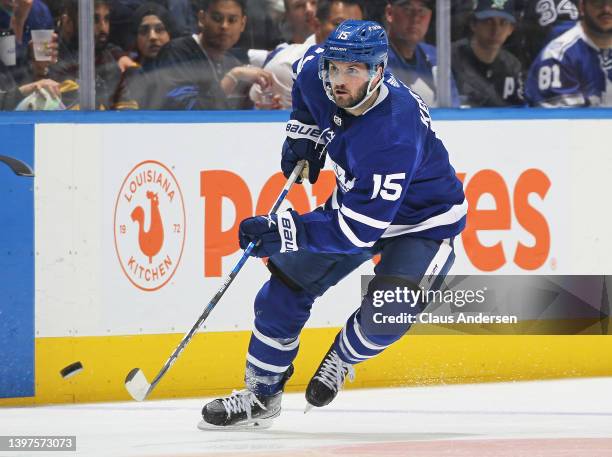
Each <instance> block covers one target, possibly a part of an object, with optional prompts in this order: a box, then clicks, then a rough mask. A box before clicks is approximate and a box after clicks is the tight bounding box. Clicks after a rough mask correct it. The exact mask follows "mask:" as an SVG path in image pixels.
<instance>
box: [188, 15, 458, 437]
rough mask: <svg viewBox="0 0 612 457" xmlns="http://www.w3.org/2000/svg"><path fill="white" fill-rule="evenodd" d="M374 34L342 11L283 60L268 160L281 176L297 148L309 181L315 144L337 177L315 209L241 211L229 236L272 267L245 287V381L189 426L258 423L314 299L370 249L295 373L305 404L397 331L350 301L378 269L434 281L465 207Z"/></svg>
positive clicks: (375, 285) (383, 274)
mask: <svg viewBox="0 0 612 457" xmlns="http://www.w3.org/2000/svg"><path fill="white" fill-rule="evenodd" d="M387 46H388V45H387V38H386V33H385V31H384V29H383V28H382V27H381V26H380V25H379V24H378V23H376V22H371V21H355V20H348V21H345V22H343V23H342V24H340V25H339V26H338V28H337V29H336V30H335V31H334V32H332V34H331V35H330V36H329V38H328V39H327V40H326V42H325V43H324V45H323V46H322V47H316V46H315V47H313V48H311V50H310V51H309V52H307V53H306V54H305V56H304V57H303V58H302V60H301V61H298V62H296V64H295V65H296V73H297V79H296V82H295V84H294V86H293V112H292V114H291V118H290V120H289V122H288V124H287V139H286V141H285V143H284V145H283V152H282V159H281V168H282V170H283V172H284V173H285V175H288V174H289V173H290V172H291V171H292V170H293V168H294V166H295V165H296V164H297V162H298V161H299V160H302V159H305V160H307V161H308V165H309V169H308V179H309V181H310V182H311V183H314V182H315V181H316V180H317V178H318V175H319V171H320V169H321V168H322V167H323V165H324V162H325V156H326V154H327V155H328V156H329V159H330V162H331V164H332V167H333V169H334V171H335V174H336V184H337V187H336V189H335V190H334V192H333V195H332V196H331V197H330V198H329V200H328V201H327V203H326V204H325V206H324V208H320V209H317V210H315V211H312V212H310V213H307V214H302V215H300V214H297V213H296V212H295V211H292V210H289V211H285V212H283V213H279V214H277V215H271V216H256V217H252V218H247V219H245V220H244V221H242V223H241V224H240V229H239V237H240V246H241V247H242V248H245V247H246V246H247V245H248V244H249V243H250V242H251V241H258V242H259V244H258V245H257V247H256V248H255V249H254V250H253V255H255V256H258V257H270V259H269V262H268V268H269V269H270V272H271V273H272V275H271V277H270V280H269V281H267V282H266V283H265V284H264V285H263V287H262V288H261V289H260V291H259V293H258V294H257V296H256V298H255V325H254V328H253V333H252V336H251V341H250V344H249V349H248V354H247V367H246V377H245V380H246V389H245V390H242V391H235V392H233V393H232V394H231V395H230V396H228V397H226V398H220V399H217V400H214V401H212V402H210V403H208V404H206V405H205V406H204V408H203V410H202V416H203V421H202V422H200V425H199V427H200V428H203V429H207V428H215V427H228V426H249V425H251V426H266V425H268V424H269V422H270V420H271V419H272V418H274V417H276V416H278V414H279V413H280V407H281V395H282V390H283V388H284V385H285V383H286V382H287V380H288V379H289V377H290V376H291V374H292V373H293V365H292V362H293V360H294V358H295V357H296V355H297V352H298V346H299V336H300V332H301V330H302V328H303V326H304V324H305V323H306V321H307V319H308V317H309V315H310V309H311V306H312V304H313V302H314V301H315V299H316V298H317V297H319V296H321V295H323V294H324V293H325V291H326V290H327V289H328V288H330V287H331V286H333V285H334V284H336V283H337V282H338V281H340V280H341V279H342V278H343V277H345V276H346V275H347V274H349V273H350V272H351V271H353V270H354V269H355V268H357V267H358V266H359V265H360V264H362V263H363V262H365V261H367V260H369V259H371V257H372V256H373V255H375V254H378V253H380V254H381V260H380V262H379V263H378V265H377V266H376V268H375V270H374V271H375V273H376V276H375V279H374V280H373V281H372V282H371V283H370V285H369V291H368V293H367V294H366V296H365V297H364V299H363V302H362V305H361V307H360V308H358V309H357V310H356V311H355V312H354V313H353V314H351V315H350V316H349V318H348V320H347V321H346V324H345V325H344V328H343V329H342V331H341V332H339V333H338V335H337V337H336V339H335V340H334V342H333V344H332V345H331V347H330V349H329V351H328V352H327V354H326V355H325V356H324V358H323V361H322V362H321V364H320V366H319V368H318V369H317V371H316V373H315V374H314V376H313V378H312V379H311V381H310V383H309V384H308V387H307V391H306V399H307V401H308V403H309V405H312V406H317V407H321V406H324V405H327V404H328V403H330V402H331V401H332V400H333V399H334V397H335V396H336V394H337V393H338V391H339V390H340V389H341V387H342V386H343V384H344V381H345V378H346V377H347V376H348V377H350V378H352V377H353V376H354V369H353V366H354V365H355V364H357V363H359V362H362V361H365V360H368V359H370V358H372V357H374V356H376V355H377V354H379V353H380V352H382V351H383V350H384V349H385V348H386V347H388V346H389V345H391V344H392V343H393V342H394V341H396V340H398V339H399V338H400V337H401V336H402V335H403V334H404V333H405V332H406V331H407V330H408V327H409V325H408V324H402V325H399V326H395V327H394V328H393V330H392V331H384V332H378V331H376V329H375V328H374V326H373V325H372V322H369V321H368V320H367V319H365V318H364V315H363V313H362V312H360V310H362V309H363V308H364V307H367V306H368V305H369V304H370V303H371V302H372V293H373V291H375V290H379V289H384V288H385V287H387V286H386V279H385V278H389V277H390V276H389V275H391V276H393V277H396V276H397V277H401V278H402V281H405V282H406V283H407V284H410V285H411V287H414V288H416V287H425V288H435V287H437V285H438V284H439V283H440V282H441V280H442V278H443V277H444V276H445V275H446V273H447V272H448V269H449V268H450V266H451V265H452V263H453V260H454V252H453V238H454V237H455V236H456V235H457V234H459V233H460V232H461V230H462V229H463V227H464V226H465V219H466V211H467V204H466V202H465V197H464V194H463V189H462V185H461V182H460V181H459V180H458V179H457V177H456V175H455V170H454V169H453V167H452V166H451V165H450V163H449V159H448V153H447V151H446V149H445V147H444V145H443V144H442V142H441V141H440V140H439V139H438V138H437V137H436V134H435V133H434V131H433V130H432V128H431V118H430V116H429V111H428V108H427V106H426V105H425V103H423V101H422V100H421V99H420V98H419V97H418V96H417V95H415V94H414V93H412V92H411V91H410V90H409V89H408V88H407V87H406V86H404V85H403V84H400V83H399V82H398V81H397V79H396V78H394V77H393V75H392V74H390V73H388V72H385V67H386V62H387V49H388V47H387ZM420 309H421V308H419V307H417V308H416V309H415V310H412V312H413V313H417V312H418V311H419V310H420ZM406 311H411V309H406Z"/></svg>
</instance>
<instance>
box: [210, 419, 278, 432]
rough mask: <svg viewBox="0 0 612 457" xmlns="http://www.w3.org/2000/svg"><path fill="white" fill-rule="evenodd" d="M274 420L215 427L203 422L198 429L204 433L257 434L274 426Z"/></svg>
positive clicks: (257, 420) (258, 420)
mask: <svg viewBox="0 0 612 457" xmlns="http://www.w3.org/2000/svg"><path fill="white" fill-rule="evenodd" d="M273 422H274V419H256V420H251V421H244V422H239V423H237V424H234V425H214V424H210V423H208V422H206V421H203V420H201V421H200V422H199V423H198V428H199V429H200V430H204V431H210V430H214V431H216V432H223V431H232V432H236V431H244V432H256V431H258V430H266V429H268V428H270V427H271V426H272V423H273Z"/></svg>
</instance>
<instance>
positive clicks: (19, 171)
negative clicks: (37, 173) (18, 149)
mask: <svg viewBox="0 0 612 457" xmlns="http://www.w3.org/2000/svg"><path fill="white" fill-rule="evenodd" d="M0 162H4V163H5V164H6V165H8V166H9V168H10V169H11V170H13V173H15V174H16V175H17V176H26V177H30V178H31V177H33V176H34V171H32V169H31V168H30V167H29V165H28V164H27V163H25V162H22V161H21V160H18V159H15V158H13V157H8V156H2V155H0Z"/></svg>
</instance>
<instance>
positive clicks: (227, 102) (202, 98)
mask: <svg viewBox="0 0 612 457" xmlns="http://www.w3.org/2000/svg"><path fill="white" fill-rule="evenodd" d="M245 1H246V0H206V1H204V3H203V4H202V8H201V10H200V11H199V13H198V20H199V23H200V24H201V25H202V30H201V32H200V33H198V34H194V35H192V36H186V37H181V38H177V39H176V40H171V41H170V42H169V43H168V44H167V45H165V46H164V47H162V49H161V50H160V52H159V55H158V57H157V62H156V80H157V91H158V93H157V95H156V106H155V108H162V109H192V110H196V109H245V108H252V103H251V101H250V99H249V98H248V90H249V89H250V87H251V85H252V84H253V83H255V82H258V83H259V84H260V85H261V86H262V87H264V88H266V87H268V86H269V84H270V83H271V79H272V76H271V75H270V74H269V73H268V72H266V71H264V70H262V69H261V68H257V67H252V66H248V65H242V64H241V62H240V60H238V58H237V57H235V56H234V55H233V54H232V53H231V52H230V50H231V48H232V47H233V46H234V45H235V44H236V43H237V42H238V40H239V39H240V35H241V33H242V32H243V31H244V28H245V26H246V21H247V17H246V14H245V11H246V9H245V8H246V3H245Z"/></svg>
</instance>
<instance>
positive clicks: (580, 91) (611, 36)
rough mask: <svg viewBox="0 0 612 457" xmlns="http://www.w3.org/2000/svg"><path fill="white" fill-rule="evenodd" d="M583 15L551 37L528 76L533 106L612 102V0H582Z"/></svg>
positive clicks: (598, 104)
mask: <svg viewBox="0 0 612 457" xmlns="http://www.w3.org/2000/svg"><path fill="white" fill-rule="evenodd" d="M580 12H581V15H582V19H581V20H580V22H578V23H577V24H576V25H575V26H574V27H572V28H571V29H570V30H568V31H567V32H565V33H564V34H563V35H561V36H559V37H558V38H556V39H555V40H553V41H551V42H550V43H549V44H548V45H547V46H546V47H545V48H544V50H542V52H541V53H540V54H539V55H538V58H537V59H536V60H535V62H534V63H533V65H532V66H531V68H530V69H529V76H528V77H527V85H526V97H527V99H528V100H529V102H530V104H531V105H533V106H543V107H547V108H554V107H573V106H612V0H581V1H580Z"/></svg>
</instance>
